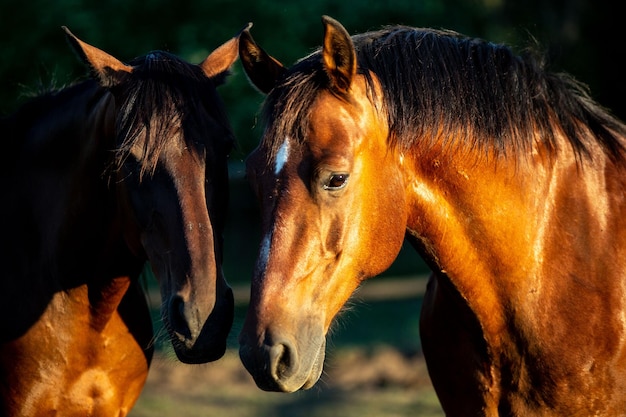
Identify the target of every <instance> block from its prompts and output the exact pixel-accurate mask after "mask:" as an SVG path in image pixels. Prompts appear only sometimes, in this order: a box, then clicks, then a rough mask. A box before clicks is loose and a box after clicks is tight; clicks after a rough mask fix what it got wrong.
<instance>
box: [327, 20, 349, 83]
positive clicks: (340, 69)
mask: <svg viewBox="0 0 626 417" xmlns="http://www.w3.org/2000/svg"><path fill="white" fill-rule="evenodd" d="M322 23H323V24H324V45H323V47H322V63H323V64H324V69H325V70H326V73H327V74H328V77H329V78H330V83H331V89H333V90H335V91H337V92H339V93H341V94H346V93H347V92H348V90H349V89H350V83H351V82H352V77H354V75H355V74H356V51H355V49H354V44H353V43H352V38H351V37H350V34H349V33H348V31H347V30H346V29H345V28H344V27H343V26H342V25H341V23H339V22H338V21H336V20H335V19H333V18H332V17H328V16H322Z"/></svg>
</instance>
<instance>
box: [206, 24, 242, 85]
mask: <svg viewBox="0 0 626 417" xmlns="http://www.w3.org/2000/svg"><path fill="white" fill-rule="evenodd" d="M251 26H252V23H248V24H247V25H246V26H245V27H244V28H243V29H242V30H240V31H239V33H237V35H235V36H234V37H233V38H232V39H230V40H228V41H226V42H225V43H224V44H223V45H221V46H219V47H218V48H217V49H215V50H214V51H213V52H211V54H210V55H209V56H208V57H206V59H205V60H204V61H202V63H200V68H202V71H204V74H205V75H206V76H207V77H209V78H217V84H221V83H222V82H223V81H224V78H225V76H226V75H228V70H229V69H230V67H231V66H232V65H233V64H234V63H235V61H236V60H237V57H238V56H239V38H240V36H241V34H242V32H243V31H245V30H248V29H249V28H250V27H251Z"/></svg>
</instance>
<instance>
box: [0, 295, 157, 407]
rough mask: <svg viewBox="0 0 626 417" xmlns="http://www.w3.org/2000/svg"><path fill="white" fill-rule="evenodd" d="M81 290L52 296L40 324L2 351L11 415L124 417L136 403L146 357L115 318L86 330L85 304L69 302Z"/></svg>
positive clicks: (82, 302) (115, 316)
mask: <svg viewBox="0 0 626 417" xmlns="http://www.w3.org/2000/svg"><path fill="white" fill-rule="evenodd" d="M84 290H85V289H80V288H79V289H74V290H70V291H68V292H62V293H57V294H55V296H54V299H53V300H52V302H50V304H49V305H48V308H47V309H46V311H45V312H44V314H43V316H42V318H41V320H39V321H38V322H37V323H36V324H35V325H34V326H33V327H32V328H31V329H30V330H29V331H28V332H27V333H26V334H25V335H24V336H22V337H21V338H19V339H17V340H15V341H14V342H11V343H9V344H6V345H5V346H3V347H2V348H1V351H2V355H0V358H1V359H2V362H1V366H2V372H3V373H4V374H6V375H7V381H8V384H7V391H8V392H7V393H5V395H3V398H4V399H5V401H7V403H8V404H4V405H3V406H4V407H5V408H7V409H9V410H11V412H10V413H14V414H10V413H8V414H9V415H20V416H37V415H41V414H42V413H43V414H45V410H48V411H53V410H54V411H57V412H60V413H62V415H68V416H74V415H75V416H100V415H102V416H110V415H125V414H126V413H127V412H128V411H129V410H130V408H131V407H132V405H133V404H134V402H135V401H136V399H137V398H138V396H139V393H140V392H141V389H142V387H143V385H144V383H145V380H146V377H147V373H148V362H147V360H146V356H145V353H144V351H143V349H142V348H141V346H139V345H138V344H137V342H136V341H135V340H134V338H133V336H132V334H131V333H130V331H129V329H128V327H127V326H126V324H125V323H124V321H123V320H122V319H121V317H120V316H119V315H118V314H117V313H116V312H115V313H113V314H112V315H111V316H110V319H109V320H108V322H107V325H106V326H104V327H103V328H102V329H100V330H96V329H95V328H94V327H92V326H90V322H91V321H90V314H91V313H90V306H89V303H88V301H85V300H84V299H82V298H80V297H78V298H72V295H75V294H73V293H75V292H81V291H83V292H84ZM24 375H29V376H30V377H29V378H24ZM16 410H17V411H16Z"/></svg>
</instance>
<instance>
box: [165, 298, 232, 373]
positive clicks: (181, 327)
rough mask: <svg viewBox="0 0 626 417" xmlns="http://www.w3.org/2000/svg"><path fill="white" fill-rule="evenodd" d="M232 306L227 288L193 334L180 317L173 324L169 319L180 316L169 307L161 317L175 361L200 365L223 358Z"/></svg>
mask: <svg viewBox="0 0 626 417" xmlns="http://www.w3.org/2000/svg"><path fill="white" fill-rule="evenodd" d="M234 305H235V303H234V298H233V292H232V290H231V289H230V288H227V290H226V291H225V293H224V294H223V295H222V296H221V297H220V298H219V299H218V301H217V303H216V304H215V307H214V308H213V311H211V313H210V314H209V316H208V317H207V318H206V320H205V321H204V322H203V323H198V324H197V325H196V327H199V329H196V330H195V331H192V330H191V329H190V328H189V326H190V324H189V322H188V321H181V320H180V316H179V318H178V319H176V320H172V319H171V318H170V317H171V316H172V315H173V314H174V315H175V314H179V311H178V308H176V307H175V305H172V303H170V306H169V308H166V309H164V310H163V311H162V317H163V322H164V324H165V327H166V329H167V332H168V334H169V336H170V340H171V343H172V347H173V348H174V353H176V357H177V358H178V360H180V361H181V362H182V363H186V364H201V363H207V362H213V361H216V360H218V359H220V358H221V357H222V356H224V354H225V353H226V348H227V341H228V335H229V333H230V329H231V327H232V324H233V319H234V309H235V307H234Z"/></svg>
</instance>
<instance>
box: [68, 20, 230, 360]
mask: <svg viewBox="0 0 626 417" xmlns="http://www.w3.org/2000/svg"><path fill="white" fill-rule="evenodd" d="M67 34H68V38H69V40H70V42H71V44H72V45H73V46H74V48H75V49H76V50H77V52H78V53H79V55H80V56H81V57H82V58H83V60H84V61H85V62H86V63H87V64H88V65H89V66H90V67H91V69H92V71H93V72H94V73H95V75H97V77H98V79H99V80H100V84H101V85H103V86H104V87H106V88H107V89H108V90H109V91H110V93H111V96H112V99H113V102H114V104H113V106H112V108H111V110H112V111H114V112H115V114H116V118H115V122H114V129H115V132H114V140H115V142H114V143H111V144H110V146H111V149H112V150H114V151H113V152H112V154H111V160H110V164H109V165H108V167H107V174H108V175H109V179H108V181H109V185H110V187H113V188H114V189H115V194H116V196H117V199H118V202H119V207H118V208H119V213H121V223H122V229H123V230H124V239H125V241H126V244H127V245H128V248H129V249H130V251H131V252H132V253H133V254H134V255H135V256H137V257H141V258H144V259H147V260H148V261H149V263H150V265H151V267H152V270H153V272H154V275H155V276H156V278H157V280H158V281H159V283H160V288H161V298H162V319H163V322H164V325H165V327H166V328H167V331H168V332H169V335H170V337H171V340H172V344H173V346H174V350H175V351H176V354H177V356H178V358H179V359H180V360H181V361H183V362H186V363H200V362H206V361H211V360H215V359H218V358H220V357H221V356H222V355H223V353H224V351H225V349H226V338H227V335H228V333H229V331H230V327H231V325H232V319H233V294H232V291H231V289H230V288H229V287H228V285H227V284H226V281H225V279H224V276H223V272H222V266H221V263H222V256H223V254H222V232H223V227H224V218H225V214H226V208H227V198H228V188H227V187H228V172H227V156H228V153H229V152H230V150H231V147H232V146H233V144H234V138H233V134H232V131H231V128H230V125H229V123H228V120H227V117H226V114H225V111H224V109H223V105H222V103H221V100H220V98H219V97H218V94H217V91H216V87H217V86H218V85H219V84H221V83H222V82H223V80H224V78H225V75H226V74H227V72H228V69H229V68H230V66H231V65H232V63H233V62H234V60H235V59H236V57H237V44H238V38H237V37H235V38H233V39H231V40H230V41H228V42H226V43H225V44H224V45H222V46H221V47H219V48H218V49H216V50H215V51H214V52H213V53H211V54H210V55H209V56H208V57H207V58H206V59H205V60H204V61H203V62H202V63H201V64H199V65H191V64H188V63H186V62H184V61H182V60H181V59H179V58H177V57H175V56H174V55H171V54H169V53H166V52H162V51H156V52H152V53H149V54H147V55H146V56H144V57H141V58H138V59H135V60H134V61H131V62H130V63H128V64H125V63H122V62H120V61H119V60H117V59H116V58H114V57H112V56H110V55H109V54H107V53H105V52H103V51H102V50H100V49H97V48H95V47H93V46H90V45H88V44H86V43H84V42H82V41H81V40H79V39H77V38H76V37H75V36H73V35H72V34H71V33H70V32H69V31H67Z"/></svg>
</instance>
